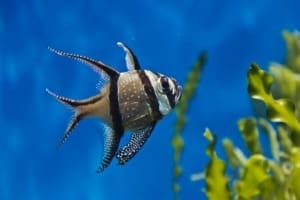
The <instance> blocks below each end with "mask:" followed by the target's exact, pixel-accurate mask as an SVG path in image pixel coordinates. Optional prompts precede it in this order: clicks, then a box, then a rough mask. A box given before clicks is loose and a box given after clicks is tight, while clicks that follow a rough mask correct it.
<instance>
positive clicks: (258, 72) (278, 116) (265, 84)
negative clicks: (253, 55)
mask: <svg viewBox="0 0 300 200" xmlns="http://www.w3.org/2000/svg"><path fill="white" fill-rule="evenodd" d="M271 84H272V77H271V75H269V74H268V73H266V72H265V71H263V70H262V69H260V68H259V66H258V65H257V64H252V65H251V67H250V69H249V72H248V92H249V95H250V96H251V97H252V98H254V99H259V100H261V101H263V102H264V103H265V104H266V107H267V115H268V118H269V119H270V120H271V121H274V122H283V123H285V124H287V125H288V126H289V127H290V129H292V131H293V132H294V133H296V134H297V135H298V136H299V135H300V123H299V122H298V120H297V118H296V116H295V107H294V106H293V103H292V102H290V101H289V100H287V99H279V100H275V99H274V98H273V97H272V94H271V93H270V88H271Z"/></svg>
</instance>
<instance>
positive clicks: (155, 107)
mask: <svg viewBox="0 0 300 200" xmlns="http://www.w3.org/2000/svg"><path fill="white" fill-rule="evenodd" d="M137 73H138V75H139V78H140V80H141V81H142V84H143V85H144V89H145V92H146V94H147V96H148V98H149V100H150V107H151V111H152V114H153V116H154V118H155V119H156V120H159V119H161V118H162V114H161V113H160V112H159V104H158V101H157V97H156V95H155V91H154V88H153V86H152V85H151V81H150V80H149V78H148V76H147V74H146V73H145V71H144V70H138V71H137Z"/></svg>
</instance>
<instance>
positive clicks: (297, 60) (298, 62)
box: [282, 31, 300, 73]
mask: <svg viewBox="0 0 300 200" xmlns="http://www.w3.org/2000/svg"><path fill="white" fill-rule="evenodd" d="M282 35H283V37H284V39H285V42H286V48H287V54H286V59H285V62H286V64H287V67H288V68H290V69H291V70H293V71H294V72H296V73H299V72H300V33H299V32H298V31H294V32H289V31H283V33H282Z"/></svg>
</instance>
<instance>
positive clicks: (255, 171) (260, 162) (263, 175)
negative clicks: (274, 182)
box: [235, 154, 270, 200]
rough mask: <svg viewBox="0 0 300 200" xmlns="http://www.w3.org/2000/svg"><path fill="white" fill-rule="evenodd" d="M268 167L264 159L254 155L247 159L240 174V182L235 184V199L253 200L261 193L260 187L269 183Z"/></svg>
mask: <svg viewBox="0 0 300 200" xmlns="http://www.w3.org/2000/svg"><path fill="white" fill-rule="evenodd" d="M268 172H269V166H268V162H267V160H266V158H265V157H264V156H263V155H261V154H255V155H253V156H251V157H250V158H249V160H248V161H247V163H246V165H245V168H244V170H243V172H242V174H241V179H240V181H237V182H236V183H235V188H236V193H237V199H245V200H246V199H249V200H250V199H253V198H254V197H258V196H259V195H261V192H262V185H263V184H266V182H268V181H269V179H270V176H269V174H268Z"/></svg>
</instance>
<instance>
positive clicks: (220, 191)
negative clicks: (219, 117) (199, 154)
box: [204, 129, 232, 200]
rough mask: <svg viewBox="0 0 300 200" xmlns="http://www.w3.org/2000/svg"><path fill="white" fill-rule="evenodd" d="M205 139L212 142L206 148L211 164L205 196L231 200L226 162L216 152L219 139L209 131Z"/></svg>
mask: <svg viewBox="0 0 300 200" xmlns="http://www.w3.org/2000/svg"><path fill="white" fill-rule="evenodd" d="M204 137H205V138H206V139H207V140H208V141H209V142H210V144H209V145H208V146H207V148H206V154H207V155H208V156H209V157H210V162H209V163H208V164H207V166H206V168H205V182H206V189H205V194H206V196H207V198H208V199H211V200H220V199H222V200H227V199H231V196H232V195H231V191H230V188H229V180H228V178H227V177H226V175H225V169H226V165H225V162H224V161H223V160H222V159H220V158H219V157H218V155H217V153H216V152H215V145H216V142H217V139H216V137H215V136H213V135H212V134H211V132H210V130H209V129H206V130H205V132H204Z"/></svg>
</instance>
